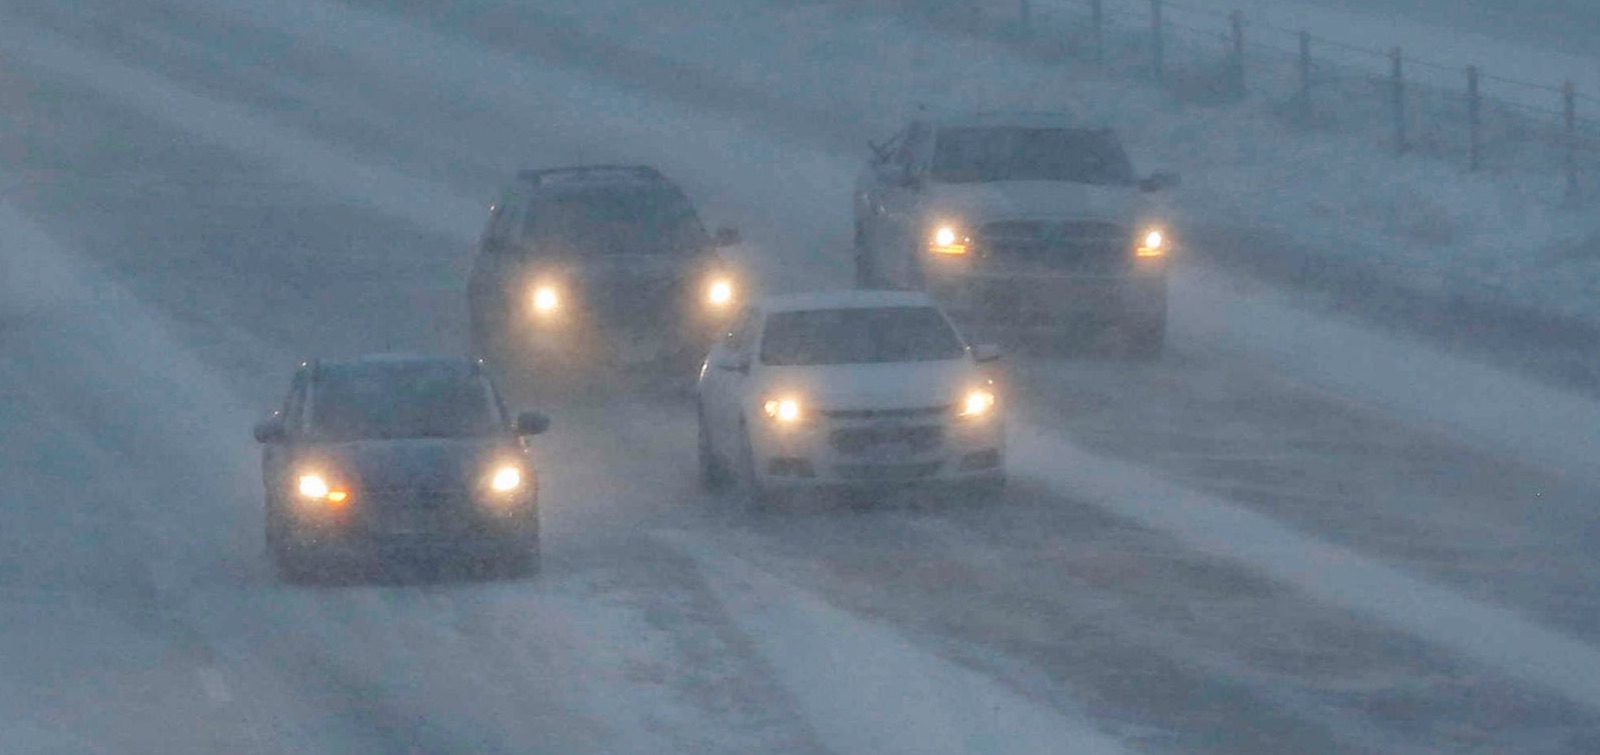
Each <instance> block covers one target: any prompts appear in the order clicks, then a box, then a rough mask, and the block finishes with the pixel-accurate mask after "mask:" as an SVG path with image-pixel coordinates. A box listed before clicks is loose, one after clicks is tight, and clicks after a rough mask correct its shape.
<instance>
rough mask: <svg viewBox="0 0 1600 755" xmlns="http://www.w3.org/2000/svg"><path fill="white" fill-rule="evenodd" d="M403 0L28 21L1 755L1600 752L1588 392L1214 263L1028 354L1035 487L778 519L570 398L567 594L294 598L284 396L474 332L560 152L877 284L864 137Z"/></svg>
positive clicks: (771, 256) (8, 80) (771, 255)
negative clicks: (851, 218)
mask: <svg viewBox="0 0 1600 755" xmlns="http://www.w3.org/2000/svg"><path fill="white" fill-rule="evenodd" d="M362 5H363V7H362V8H359V9H357V8H354V7H351V6H346V5H340V4H336V3H324V2H309V1H307V0H261V1H259V2H250V3H246V2H242V0H240V1H238V2H233V1H231V0H219V1H218V2H211V3H200V2H179V1H177V0H174V1H173V2H139V3H130V2H126V1H125V0H124V1H121V2H113V1H111V0H105V1H103V2H83V3H79V4H77V5H76V6H75V7H73V8H71V9H63V8H62V7H61V4H59V3H52V2H45V1H44V0H18V1H17V2H13V3H9V4H7V6H6V8H5V10H4V11H0V102H3V104H4V107H3V108H0V119H4V120H3V124H0V188H3V190H4V202H3V204H0V385H4V386H6V400H5V401H4V402H0V480H3V483H4V484H3V485H0V751H4V752H60V753H82V752H116V753H120V752H194V753H207V752H296V753H300V752H328V753H335V752H338V753H347V752H358V753H364V752H371V753H395V752H426V753H440V752H461V753H468V752H471V753H479V752H557V753H567V752H571V753H600V752H621V753H646V752H679V753H699V752H713V753H715V752H724V753H748V752H783V753H810V752H837V753H856V752H862V753H866V752H874V753H875V752H921V753H926V752H952V753H954V752H980V753H1010V752H1047V751H1056V752H1067V753H1080V752H1081V753H1098V752H1150V753H1165V752H1172V753H1177V752H1184V753H1218V754H1221V753H1284V752H1295V753H1343V752H1402V753H1413V752H1414V753H1460V752H1508V751H1514V752H1529V753H1583V752H1593V751H1595V750H1597V749H1600V692H1597V691H1596V689H1595V687H1594V685H1595V682H1594V680H1595V679H1600V660H1596V653H1597V651H1596V650H1595V647H1596V646H1597V645H1600V621H1597V620H1596V617H1597V616H1600V590H1597V588H1596V587H1595V586H1594V584H1593V580H1592V579H1591V578H1590V575H1592V574H1594V573H1596V567H1597V566H1600V564H1597V563H1596V561H1597V557H1596V555H1595V554H1596V552H1597V549H1596V547H1595V546H1596V544H1597V542H1600V532H1597V531H1596V527H1595V525H1594V524H1593V517H1592V514H1591V513H1590V512H1591V509H1592V504H1593V501H1594V500H1595V499H1596V494H1597V493H1600V482H1597V481H1596V480H1595V479H1594V475H1593V472H1592V470H1591V469H1588V468H1587V467H1580V466H1577V465H1575V464H1574V463H1573V461H1572V460H1573V459H1588V458H1594V457H1593V456H1592V455H1584V454H1585V453H1586V452H1585V449H1586V448H1592V445H1589V446H1586V445H1585V444H1586V443H1588V444H1592V443H1594V431H1593V429H1592V428H1594V427H1596V426H1600V425H1596V424H1585V423H1586V418H1587V417H1591V416H1593V413H1594V411H1595V409H1594V407H1593V406H1592V405H1590V404H1587V403H1584V402H1578V401H1575V400H1571V399H1568V398H1567V397H1564V396H1560V395H1559V394H1552V393H1549V392H1545V391H1542V390H1540V389H1536V388H1533V387H1530V386H1525V385H1522V384H1520V383H1517V382H1515V381H1506V380H1504V379H1503V378H1499V377H1497V376H1494V375H1492V374H1489V373H1486V372H1484V371H1482V370H1480V369H1478V368H1474V367H1470V366H1466V365H1461V364H1457V363H1454V362H1450V361H1448V360H1446V359H1444V358H1442V357H1434V356H1431V355H1429V354H1427V353H1426V352H1421V351H1418V350H1415V349H1405V348H1402V347H1400V346H1398V345H1397V344H1396V343H1395V342H1393V341H1391V340H1388V339H1385V338H1383V337H1381V336H1376V335H1373V334H1370V333H1362V332H1360V331H1355V330H1353V329H1348V328H1345V327H1344V326H1339V325H1337V324H1333V323H1324V322H1317V321H1314V320H1307V319H1306V318H1304V317H1303V316H1301V315H1297V314H1296V313H1293V312H1290V311H1287V310H1283V309H1282V308H1281V305H1279V304H1276V303H1275V302H1274V300H1273V298H1272V296H1271V292H1263V291H1261V290H1258V289H1257V288H1255V287H1252V286H1250V285H1249V284H1246V283H1242V282H1238V281H1231V280H1228V279H1223V278H1218V277H1216V276H1214V275H1211V274H1208V273H1206V272H1205V271H1200V270H1193V269H1190V270H1182V271H1180V273H1179V276H1180V277H1179V279H1178V281H1177V282H1176V283H1175V300H1174V322H1175V323H1177V324H1178V326H1177V329H1176V331H1175V333H1176V339H1175V341H1176V343H1175V353H1174V354H1173V355H1172V356H1171V357H1170V358H1168V359H1166V360H1164V361H1163V362H1161V363H1160V364H1156V365H1131V364H1122V363H1117V362H1115V361H1105V360H1096V359H1088V358H1085V359H1075V360H1065V361H1057V362H1018V363H1015V364H1013V365H1012V366H1011V367H1010V374H1009V375H1008V377H1007V383H1008V385H1009V386H1010V387H1011V388H1012V390H1013V391H1014V392H1015V395H1016V398H1015V405H1014V408H1015V411H1016V413H1017V415H1018V416H1019V417H1025V418H1026V420H1027V421H1026V422H1025V423H1022V425H1021V426H1020V427H1019V428H1018V432H1017V435H1016V438H1015V444H1014V446H1013V449H1014V451H1015V454H1016V455H1015V459H1014V460H1015V466H1014V471H1015V479H1016V484H1015V485H1014V487H1013V489H1012V490H1011V491H1010V492H1009V493H1008V494H1007V495H1006V496H1005V497H1004V498H1003V499H1001V500H996V501H988V502H961V501H939V500H934V499H928V498H916V497H908V498H905V499H901V500H893V501H888V502H886V503H885V504H884V505H883V506H881V507H878V508H874V509H871V510H865V511H855V510H812V509H807V510H799V511H795V512H791V513H786V514H755V513H750V512H745V511H742V510H741V509H740V508H739V506H738V505H737V502H736V501H734V500H732V499H728V500H719V499H714V498H708V497H706V496H703V495H701V494H699V493H698V492H697V490H696V487H695V475H694V468H693V460H694V458H693V457H694V451H693V447H694V446H693V432H694V428H693V415H692V409H691V407H690V406H689V405H688V404H686V403H685V401H684V400H682V398H680V397H673V396H662V395H652V396H641V397H625V396H619V397H614V398H613V399H611V400H609V401H586V402H575V403H572V404H569V405H558V406H543V407H539V408H541V409H544V410H546V411H549V412H550V413H551V414H552V415H553V416H554V417H555V420H556V425H555V429H554V431H553V432H552V433H551V434H550V435H549V436H546V437H543V438H541V439H539V440H538V445H537V448H538V450H539V453H540V455H541V458H542V460H543V465H544V471H545V479H544V503H545V509H544V514H545V523H546V541H545V542H546V550H547V558H546V569H545V572H544V573H543V574H542V575H540V576H539V577H538V578H537V579H533V580H528V581H520V582H504V583H498V582H485V581H480V580H476V579H474V578H472V576H471V575H461V574H453V573H445V574H443V575H436V574H399V575H396V576H394V577H393V578H391V579H384V580H379V581H377V582H376V583H369V582H360V581H356V582H352V583H349V584H331V585H326V586H321V587H311V588H293V587H287V586H283V585H280V584H278V583H277V582H276V581H275V580H274V579H273V577H272V575H271V570H270V568H269V567H268V565H267V563H266V562H265V560H264V559H263V558H262V556H261V552H260V551H261V548H260V514H259V496H260V479H259V463H258V459H257V455H256V449H255V448H254V446H253V445H252V444H251V443H250V440H249V425H250V422H251V421H252V420H253V419H254V418H255V417H256V415H257V414H258V413H260V412H262V411H264V410H265V409H266V408H267V407H268V406H269V405H270V404H272V403H273V402H274V401H275V400H276V399H277V398H278V396H279V392H280V391H281V390H282V389H283V387H284V382H285V378H286V377H287V373H288V369H289V367H290V366H291V365H292V364H293V362H294V360H296V359H298V358H301V357H303V356H307V355H311V354H333V355H336V354H347V353H353V352H362V351H371V350H381V349H384V348H394V349H403V350H427V351H444V352H451V351H459V350H460V349H461V347H462V346H463V345H464V336H465V328H464V313H463V307H462V301H461V291H462V289H463V283H462V281H463V274H464V272H465V267H466V260H467V252H468V250H469V248H470V245H471V242H472V240H473V238H474V237H475V235H476V232H477V230H478V226H479V223H480V222H481V219H482V217H481V215H482V212H483V210H484V207H485V206H486V204H487V201H488V199H489V198H490V197H492V194H493V190H494V188H495V187H497V186H498V185H499V184H500V182H502V181H503V180H504V179H505V177H506V176H507V175H509V174H510V172H511V171H512V170H514V169H515V168H517V167H521V166H524V165H537V164H550V163H570V162H577V161H584V160H606V161H613V160H642V161H649V162H654V163H657V164H659V165H661V167H662V168H663V169H665V170H666V171H668V172H669V173H670V174H672V175H674V176H675V177H678V178H679V179H680V180H681V181H682V182H684V183H685V184H686V185H687V186H688V187H689V188H690V190H691V192H692V193H694V195H695V196H696V198H697V199H698V200H700V202H701V204H702V206H703V208H704V212H705V214H706V216H707V219H708V221H709V222H712V223H720V222H731V223H736V224H738V225H740V226H741V227H742V228H744V229H745V231H746V236H747V238H748V239H750V241H749V243H748V244H747V252H748V253H749V254H750V255H751V257H752V261H753V262H755V263H756V264H757V265H758V266H759V267H760V269H761V270H762V271H763V273H764V274H765V278H766V280H767V281H768V282H769V284H770V285H771V286H772V287H774V288H777V287H789V288H792V287H804V286H810V285H818V284H842V283H843V282H845V281H846V280H847V279H848V269H847V267H846V266H845V262H846V260H847V257H848V253H847V251H846V246H845V245H846V242H847V233H848V229H847V222H848V217H847V214H846V213H847V208H848V204H847V196H848V194H847V192H848V188H849V184H850V180H851V178H852V177H853V171H854V168H855V160H856V159H858V157H859V155H857V154H855V153H845V152H834V151H832V150H830V149H829V148H827V147H824V146H819V145H822V144H825V143H827V140H822V139H806V138H803V135H794V134H792V133H790V132H791V131H792V130H793V128H794V126H793V125H792V124H789V125H787V126H784V125H780V124H776V123H771V122H769V118H768V116H766V115H764V113H763V111H762V109H761V108H760V107H758V106H754V105H751V104H749V103H741V104H739V106H737V107H735V106H734V105H733V104H730V105H729V106H728V107H727V108H726V109H717V108H714V107H707V103H704V102H695V103H694V105H693V106H691V105H689V104H687V103H685V102H684V101H683V100H682V97H681V96H680V94H681V92H679V91H677V90H675V89H673V88H672V87H671V86H669V85H662V86H660V87H652V86H639V85H637V82H635V84H634V85H624V84H623V83H620V82H618V81H617V80H615V78H614V77H613V76H612V75H611V74H609V73H607V71H606V70H605V69H604V68H603V67H596V66H595V65H593V60H592V59H590V58H588V57H586V56H585V55H584V54H583V53H582V51H581V50H579V51H576V52H575V51H573V50H567V49H562V50H554V51H545V52H544V53H539V52H535V51H529V50H507V49H490V48H486V47H484V46H481V45H479V44H475V43H472V42H470V41H467V40H463V39H460V38H455V37H451V36H449V35H448V34H444V33H442V32H441V31H440V30H438V29H432V28H428V27H426V26H422V25H419V24H418V23H417V22H416V21H415V20H414V19H413V20H408V21H404V22H401V21H397V20H396V19H395V18H394V17H390V16H385V15H382V13H381V12H378V11H374V10H373V9H372V7H371V6H373V5H376V4H375V3H363V4H362ZM625 41H626V40H618V41H615V42H616V43H617V44H619V45H621V44H624V43H625ZM771 120H776V119H771ZM861 136H862V138H865V137H866V136H869V135H866V134H863V135H861ZM1252 307H1253V308H1255V309H1251V308H1252ZM1252 313H1253V314H1252ZM1234 316H1238V317H1241V318H1244V319H1242V320H1239V321H1232V322H1230V320H1229V319H1228V318H1229V317H1234ZM1245 324H1248V327H1244V325H1245ZM1341 347H1342V348H1344V349H1348V351H1346V352H1345V353H1344V354H1343V357H1344V358H1342V359H1340V358H1334V357H1337V356H1339V352H1338V351H1337V349H1339V348H1341ZM1330 355H1331V356H1330ZM1397 375H1400V376H1412V379H1411V380H1408V379H1406V378H1404V377H1396V376H1397ZM1430 381H1434V382H1433V383H1432V384H1436V385H1439V390H1436V391H1429V390H1424V389H1422V388H1421V387H1419V386H1427V385H1429V384H1430ZM1462 386H1468V387H1472V388H1471V390H1470V391H1468V390H1466V389H1463V387H1462ZM1447 389H1454V390H1455V391H1456V392H1451V391H1450V390H1447ZM1483 391H1492V392H1493V393H1494V397H1495V398H1499V399H1500V400H1501V402H1502V403H1505V404H1508V405H1511V406H1524V407H1527V411H1525V412H1514V411H1512V412H1506V411H1501V412H1496V411H1493V410H1492V409H1491V408H1488V407H1486V406H1484V404H1488V403H1493V402H1491V401H1486V400H1485V396H1484V395H1483V393H1482V392H1483ZM1452 408H1453V409H1454V410H1452ZM1468 410H1470V411H1468ZM1536 412H1542V413H1543V414H1542V415H1540V414H1535V413H1536ZM1540 416H1543V417H1553V418H1554V419H1539V417H1540ZM1519 417H1520V418H1521V419H1522V421H1521V422H1520V423H1519V421H1518V419H1519ZM1538 423H1543V424H1542V425H1541V424H1538ZM1540 429H1542V430H1545V432H1533V430H1540ZM1552 437H1556V438H1563V439H1566V440H1565V441H1564V442H1562V443H1561V444H1559V447H1557V445H1556V444H1551V445H1550V446H1549V447H1546V446H1541V445H1540V444H1541V443H1546V442H1549V439H1550V438H1552ZM1551 448H1555V450H1554V451H1552V450H1551ZM1562 448H1564V449H1565V451H1562V450H1561V449H1562ZM1563 454H1570V456H1569V455H1563Z"/></svg>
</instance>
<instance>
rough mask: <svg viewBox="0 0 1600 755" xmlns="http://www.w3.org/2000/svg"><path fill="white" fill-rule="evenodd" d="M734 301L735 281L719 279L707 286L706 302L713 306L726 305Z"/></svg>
mask: <svg viewBox="0 0 1600 755" xmlns="http://www.w3.org/2000/svg"><path fill="white" fill-rule="evenodd" d="M732 301H733V282H732V281H729V280H726V279H718V280H714V281H712V282H711V285H710V286H708V287H706V303H708V304H710V305H711V306H713V307H724V306H727V305H728V303H729V302H732Z"/></svg>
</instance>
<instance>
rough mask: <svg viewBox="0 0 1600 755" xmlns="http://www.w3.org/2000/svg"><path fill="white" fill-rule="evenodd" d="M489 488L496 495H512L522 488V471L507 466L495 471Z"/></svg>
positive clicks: (490, 479)
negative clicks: (511, 493)
mask: <svg viewBox="0 0 1600 755" xmlns="http://www.w3.org/2000/svg"><path fill="white" fill-rule="evenodd" d="M489 487H490V488H491V489H493V490H494V491H495V492H496V493H510V492H512V491H514V490H516V489H517V488H520V487H522V470H521V469H518V468H516V467H515V466H512V465H510V464H507V465H505V466H503V467H500V468H499V469H496V470H495V471H494V476H492V477H490V478H489Z"/></svg>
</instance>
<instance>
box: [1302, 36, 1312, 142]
mask: <svg viewBox="0 0 1600 755" xmlns="http://www.w3.org/2000/svg"><path fill="white" fill-rule="evenodd" d="M1300 114H1301V116H1302V117H1304V118H1305V119H1306V120H1307V121H1308V122H1309V121H1310V120H1311V32H1309V31H1306V30H1304V29H1301V30H1300Z"/></svg>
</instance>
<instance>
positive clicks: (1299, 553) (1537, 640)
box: [1011, 427, 1600, 710]
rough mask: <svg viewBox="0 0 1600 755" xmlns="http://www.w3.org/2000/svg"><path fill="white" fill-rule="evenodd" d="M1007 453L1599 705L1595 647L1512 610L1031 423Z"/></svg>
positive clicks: (1114, 507)
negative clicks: (1085, 449)
mask: <svg viewBox="0 0 1600 755" xmlns="http://www.w3.org/2000/svg"><path fill="white" fill-rule="evenodd" d="M1011 454H1012V465H1013V468H1014V469H1015V470H1016V471H1017V472H1018V473H1021V474H1026V475H1029V476H1031V477H1035V478H1037V479H1039V480H1041V481H1044V482H1045V483H1046V484H1048V485H1050V486H1051V487H1053V488H1055V489H1057V490H1059V491H1061V492H1063V493H1065V494H1068V495H1073V496H1079V497H1083V498H1085V499H1087V500H1089V501H1091V502H1094V503H1096V504H1097V505H1100V506H1103V507H1105V508H1106V509H1108V510H1110V511H1112V512H1113V513H1116V514H1118V515H1120V516H1124V517H1127V518H1130V519H1133V520H1135V521H1138V522H1141V523H1143V524H1144V525H1146V526H1148V527H1151V528H1152V529H1156V530H1161V531H1164V532H1169V533H1171V534H1172V535H1174V536H1176V537H1178V538H1180V539H1182V540H1184V541H1186V542H1188V543H1190V544H1192V545H1194V546H1195V547H1197V548H1199V549H1200V550H1203V551H1205V552H1208V553H1213V554H1216V555H1219V556H1224V557H1227V558H1230V559H1234V560H1237V561H1240V562H1242V563H1245V564H1247V565H1249V566H1251V567H1253V568H1255V569H1259V570H1260V571H1262V572H1263V573H1266V574H1269V575H1271V576H1273V577H1274V578H1276V579H1278V580H1281V581H1283V582H1286V583H1288V584H1291V585H1294V586H1295V587H1298V588H1299V589H1301V590H1303V591H1305V592H1306V593H1308V594H1310V595H1312V596H1313V597H1316V598H1318V599H1321V600H1324V601H1328V602H1330V603H1333V604H1335V605H1340V606H1344V607H1346V608H1349V609H1352V610H1355V611H1358V612H1361V613H1366V614H1368V615H1371V616H1373V617H1374V618H1377V619H1379V620H1381V621H1383V622H1385V623H1388V624H1390V625H1392V626H1395V627H1397V628H1400V629H1403V630H1405V631H1408V632H1411V633H1413V634H1415V635H1416V636H1418V637H1420V638H1422V639H1424V640H1427V641H1429V642H1434V643H1438V644H1439V645H1442V646H1444V647H1447V648H1450V649H1451V650H1453V651H1455V652H1457V653H1460V654H1462V655H1464V656H1466V657H1468V658H1472V659H1473V660H1476V661H1479V662H1481V663H1484V664H1487V665H1489V666H1491V667H1494V668H1496V669H1498V670H1500V671H1501V672H1502V673H1505V674H1507V675H1510V676H1511V677H1513V678H1517V679H1520V680H1522V681H1525V682H1528V683H1531V684H1536V685H1540V686H1543V687H1546V688H1549V689H1553V690H1556V691H1558V692H1560V693H1561V694H1563V695H1565V696H1567V697H1568V698H1569V699H1570V700H1572V701H1574V702H1576V703H1579V704H1581V705H1584V706H1586V707H1588V708H1590V709H1591V710H1600V649H1597V648H1594V647H1591V646H1589V645H1587V644H1584V643H1581V642H1578V641H1576V640H1573V639H1571V638H1568V637H1565V636H1562V635H1560V634H1558V633H1556V632H1552V631H1550V630H1548V629H1545V628H1543V627H1541V626H1538V625H1537V624H1534V623H1532V622H1530V621H1528V620H1527V619H1524V618H1522V617H1521V616H1518V615H1517V614H1516V613H1515V612H1514V611H1510V610H1507V609H1504V608H1498V607H1493V606H1488V605H1483V604H1479V603H1475V602H1473V601H1470V600H1466V599H1464V598H1462V597H1460V596H1459V595H1456V594H1455V593H1452V592H1451V591H1449V590H1446V589H1443V588H1440V587H1438V586H1435V585H1431V584H1428V583H1426V582H1423V581H1421V580H1418V579H1416V578H1414V577H1411V576H1409V575H1406V574H1404V573H1401V572H1399V571H1396V570H1394V569H1391V568H1389V567H1386V566H1384V565H1382V564H1379V563H1376V562H1373V561H1371V560H1369V559H1366V558H1364V557H1362V556H1361V555H1360V554H1357V553H1355V552H1353V551H1350V550H1348V549H1345V548H1340V547H1337V546H1331V545H1328V544H1326V543H1324V542H1322V541H1319V540H1317V539H1315V538H1312V537H1308V536H1306V535H1303V534H1301V533H1298V532H1295V531H1293V530H1290V529H1288V528H1286V527H1284V526H1282V525H1281V524H1279V523H1277V522H1275V521H1273V520H1272V519H1270V518H1268V517H1266V516H1263V515H1261V514H1257V513H1255V512H1252V511H1249V510H1247V509H1244V508H1242V507H1239V506H1235V505H1233V504H1230V503H1227V502H1224V501H1219V500H1216V499H1214V498H1211V497H1209V496H1206V495H1203V494H1199V493H1195V492H1193V491H1188V490H1184V489H1183V488H1182V487H1180V486H1177V485H1174V484H1172V483H1170V482H1166V481H1164V480H1161V479H1160V478H1159V477H1157V476H1155V475H1154V474H1152V473H1150V472H1149V471H1147V470H1144V469H1140V468H1138V467H1135V466H1133V465H1130V464H1126V463H1123V462H1119V461H1116V460H1114V459H1107V458H1104V457H1098V456H1094V455H1092V454H1088V453H1085V452H1083V451H1082V450H1080V449H1078V448H1077V447H1076V446H1074V445H1073V444H1072V443H1070V442H1068V441H1064V440H1061V439H1059V438H1057V437H1055V436H1053V435H1051V434H1049V433H1047V432H1043V431H1040V430H1038V429H1036V428H1026V427H1025V428H1022V429H1020V430H1019V432H1018V433H1017V437H1016V439H1015V442H1014V444H1013V445H1012V447H1011Z"/></svg>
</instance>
